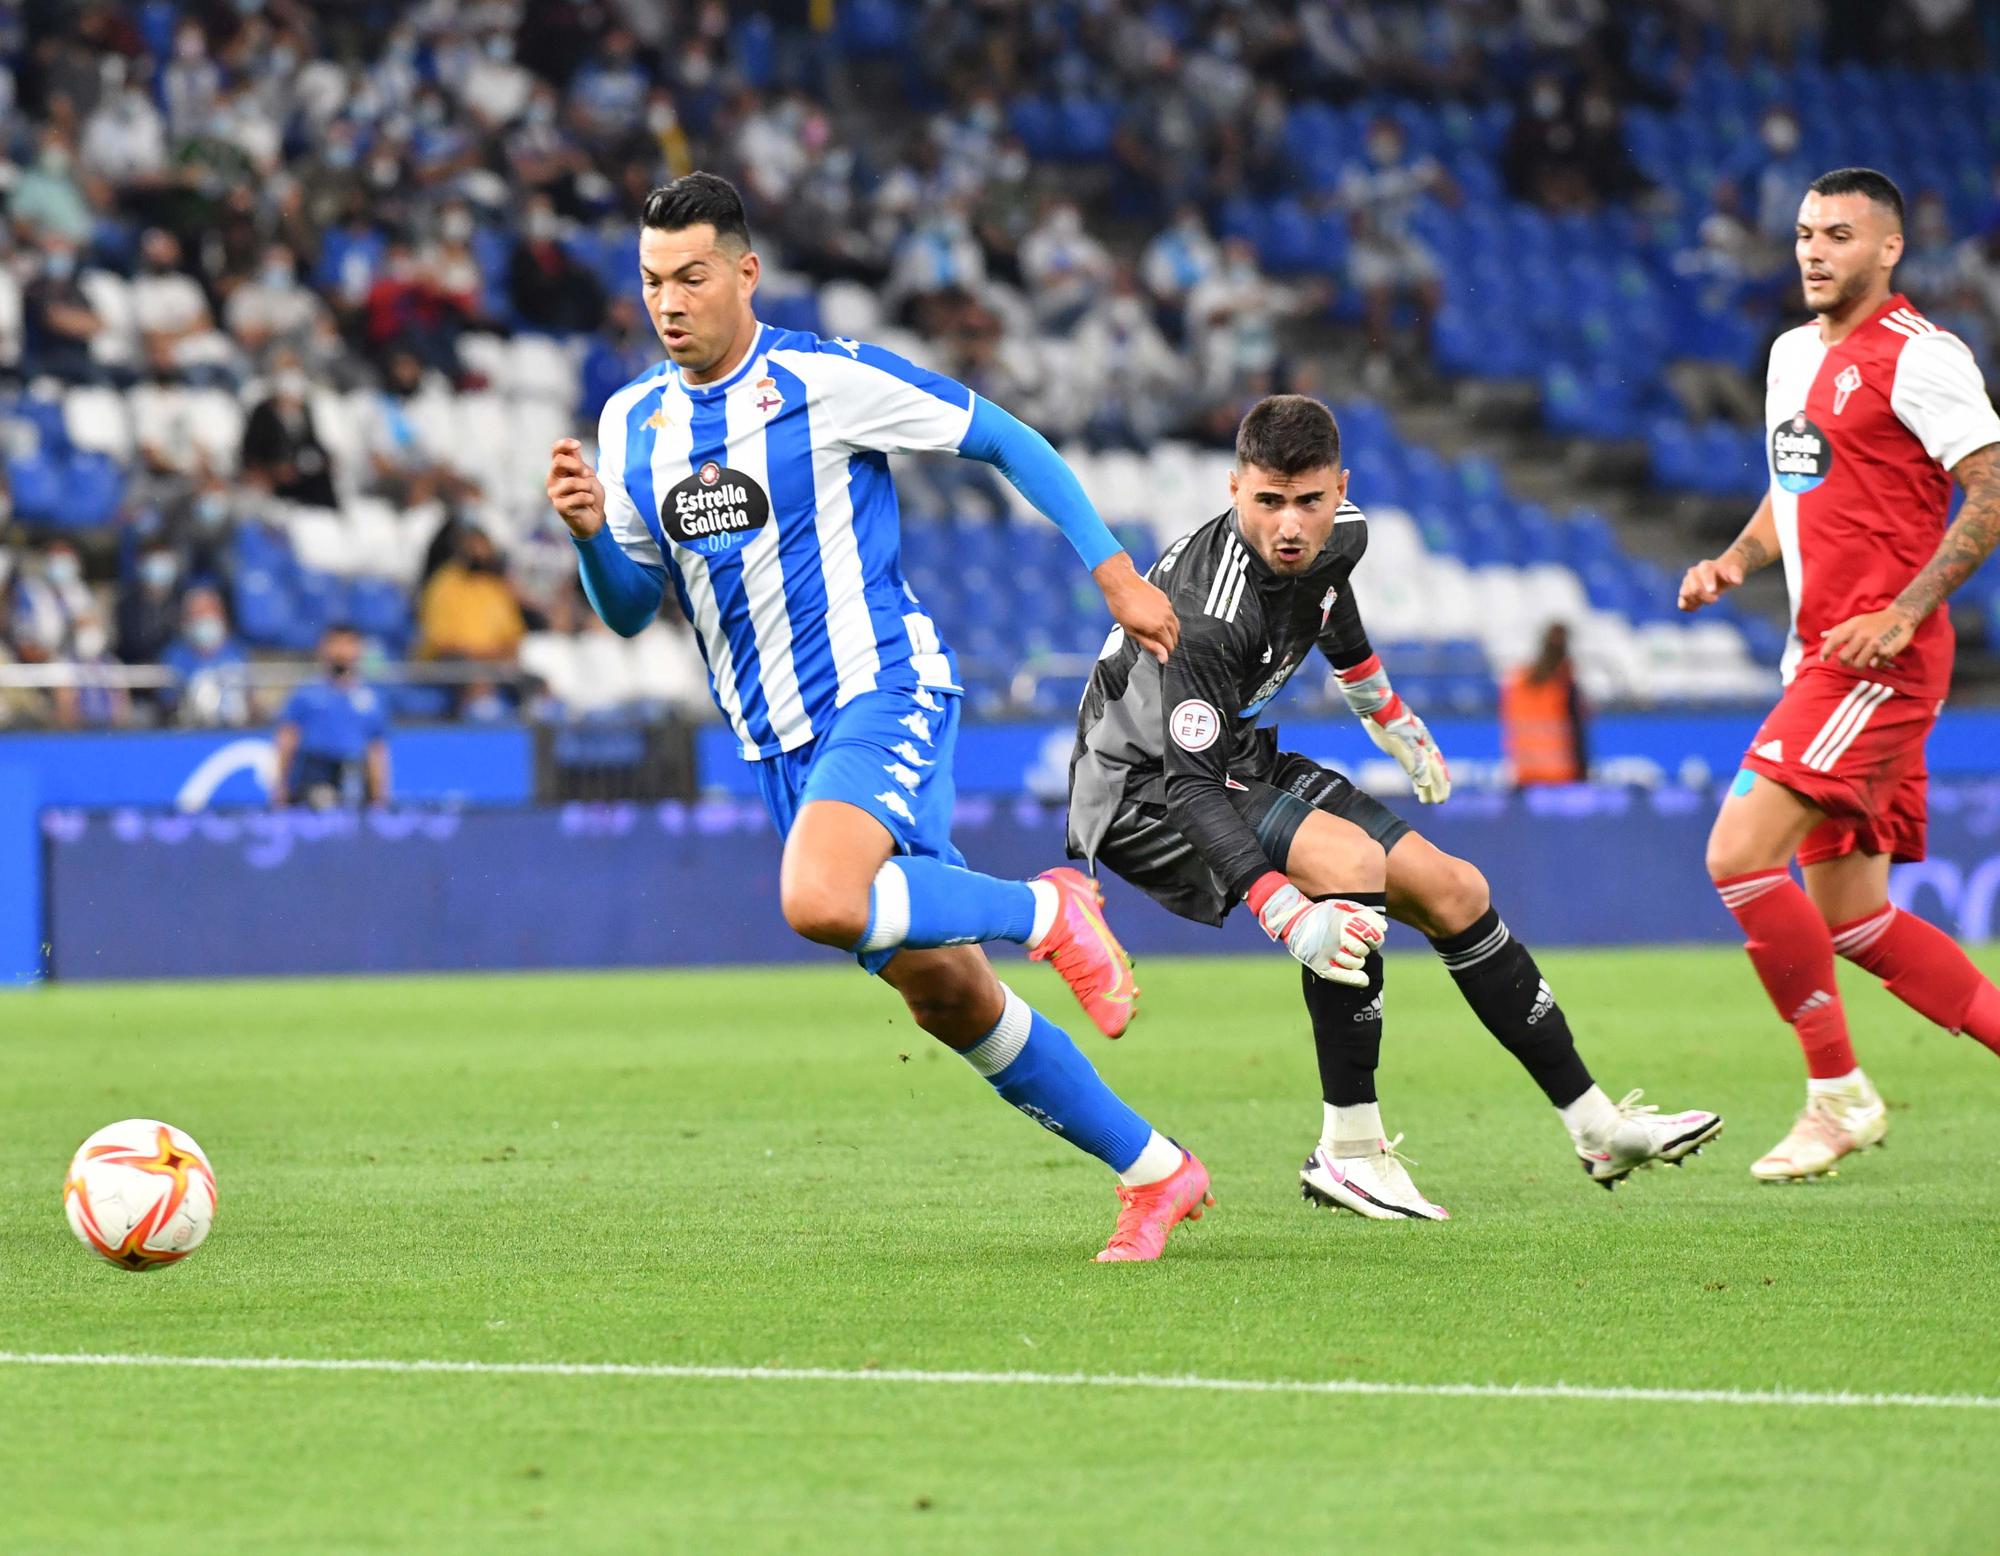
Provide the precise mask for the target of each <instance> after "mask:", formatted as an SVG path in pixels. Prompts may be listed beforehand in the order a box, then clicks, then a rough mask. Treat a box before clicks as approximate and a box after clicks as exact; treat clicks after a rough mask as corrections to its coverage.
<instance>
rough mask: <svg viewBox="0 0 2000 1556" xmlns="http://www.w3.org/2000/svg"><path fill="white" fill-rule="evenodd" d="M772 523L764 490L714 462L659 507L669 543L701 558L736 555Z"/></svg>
mask: <svg viewBox="0 0 2000 1556" xmlns="http://www.w3.org/2000/svg"><path fill="white" fill-rule="evenodd" d="M770 522H771V499H770V497H769V496H768V495H767V494H766V493H765V491H764V488H763V487H761V486H759V485H758V484H757V483H756V482H755V481H754V480H752V479H751V478H750V477H749V476H747V475H745V474H744V473H743V472H742V471H741V470H732V469H730V468H729V467H728V466H727V465H724V464H718V463H717V462H716V461H715V460H713V459H711V460H707V461H705V462H704V463H703V464H702V466H701V467H700V468H699V469H698V470H696V471H695V472H694V474H693V475H691V476H688V477H687V478H686V479H685V480H683V481H681V482H679V483H678V484H677V485H675V486H674V488H673V489H672V490H671V491H669V492H668V493H667V495H666V497H665V498H664V499H663V500H662V501H661V503H660V527H661V528H662V529H664V530H665V531H666V533H667V537H668V539H670V540H673V541H675V542H676V543H678V544H680V545H683V546H686V547H687V548H688V549H689V550H691V551H699V552H700V553H701V554H702V555H703V556H721V555H723V554H724V553H726V552H730V551H734V550H735V549H736V548H737V547H738V546H740V545H742V544H744V543H745V542H746V541H748V540H749V539H750V537H751V536H753V535H755V534H756V533H757V531H759V530H760V529H762V528H763V527H764V526H765V525H766V524H768V523H770Z"/></svg>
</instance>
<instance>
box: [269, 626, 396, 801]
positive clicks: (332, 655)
mask: <svg viewBox="0 0 2000 1556" xmlns="http://www.w3.org/2000/svg"><path fill="white" fill-rule="evenodd" d="M319 659H320V665H321V668H322V669H323V670H324V671H325V675H324V678H323V679H321V680H318V681H312V682H309V683H307V684H306V685H304V686H301V687H300V688H299V689H298V690H297V691H295V692H293V693H292V696H291V700H290V701H289V702H287V703H286V704H285V710H284V712H283V713H282V714H280V715H279V719H278V729H277V734H276V736H275V737H274V744H275V745H276V746H277V758H278V763H277V772H276V773H275V774H274V775H273V778H272V782H271V804H272V805H273V806H274V807H276V808H278V809H281V810H282V809H284V808H286V807H287V806H292V805H302V806H307V807H309V808H311V809H313V810H332V809H336V808H339V807H342V806H351V805H356V804H362V803H366V804H369V805H386V804H388V803H389V717H388V713H387V710H386V709H385V708H384V707H383V705H382V696H381V694H380V693H379V692H377V691H376V690H375V688H374V687H372V686H370V685H368V684H367V683H366V682H365V681H363V680H362V678H361V634H360V633H358V632H356V631H355V630H354V628H352V627H350V626H347V625H346V624H344V623H336V624H335V625H333V626H330V627H328V628H327V629H326V632H325V633H324V634H323V635H322V636H321V638H320V644H319Z"/></svg>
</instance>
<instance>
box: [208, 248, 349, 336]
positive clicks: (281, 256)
mask: <svg viewBox="0 0 2000 1556" xmlns="http://www.w3.org/2000/svg"><path fill="white" fill-rule="evenodd" d="M324 311H325V310H324V308H323V306H322V305H321V303H320V300H319V298H318V296H317V295H316V294H314V293H313V292H312V291H311V290H310V289H308V288H306V287H304V286H301V285H300V284H299V278H298V267H297V265H296V263H295V262H294V260H293V257H292V251H291V249H290V248H288V247H287V246H286V245H284V244H282V243H273V244H272V245H270V247H268V248H266V249H265V250H264V257H263V259H262V260H261V262H260V263H259V264H258V266H257V271H256V273H255V274H254V275H252V276H251V277H250V278H249V279H248V280H246V281H244V282H243V283H242V284H241V285H239V286H238V287H237V288H236V289H235V290H234V291H233V292H231V293H230V294H229V304H228V306H227V307H226V308H225V309H224V310H223V317H224V319H225V320H226V321H227V322H228V325H229V333H230V334H231V335H233V336H235V337H236V343H237V345H239V346H241V347H242V348H243V350H244V351H245V352H247V353H248V354H249V355H251V356H253V357H257V356H262V355H263V354H264V353H265V352H266V351H269V350H272V349H275V348H277V347H281V346H283V347H290V348H293V349H295V350H297V349H303V348H304V346H305V344H306V342H308V341H309V340H311V339H312V333H313V328H314V326H315V325H317V324H318V323H319V318H320V315H321V313H323V312H324Z"/></svg>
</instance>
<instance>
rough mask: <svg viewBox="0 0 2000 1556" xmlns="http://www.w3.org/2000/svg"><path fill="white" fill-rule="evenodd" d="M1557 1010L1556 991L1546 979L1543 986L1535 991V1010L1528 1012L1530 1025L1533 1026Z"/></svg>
mask: <svg viewBox="0 0 2000 1556" xmlns="http://www.w3.org/2000/svg"><path fill="white" fill-rule="evenodd" d="M1555 1008H1556V996H1555V990H1553V989H1551V988H1550V987H1549V980H1548V979H1546V978H1544V979H1542V981H1541V986H1540V987H1539V988H1537V989H1536V990H1535V1008H1534V1009H1533V1010H1531V1011H1529V1012H1528V1025H1529V1026H1533V1025H1534V1024H1535V1023H1536V1022H1538V1021H1540V1020H1541V1019H1542V1017H1544V1016H1546V1015H1547V1014H1548V1013H1549V1012H1550V1011H1552V1010H1554V1009H1555Z"/></svg>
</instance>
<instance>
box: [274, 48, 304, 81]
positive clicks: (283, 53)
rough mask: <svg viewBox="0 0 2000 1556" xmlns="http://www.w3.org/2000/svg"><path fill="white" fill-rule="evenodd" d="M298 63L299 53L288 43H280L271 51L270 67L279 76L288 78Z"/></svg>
mask: <svg viewBox="0 0 2000 1556" xmlns="http://www.w3.org/2000/svg"><path fill="white" fill-rule="evenodd" d="M298 63H299V51H298V50H297V49H295V48H293V47H292V46H291V45H290V44H289V43H281V44H279V45H278V47H277V48H275V49H273V50H271V65H272V68H273V69H275V70H276V71H277V72H278V74H279V75H281V76H289V75H290V74H291V73H292V71H293V70H294V69H296V68H297V66H298Z"/></svg>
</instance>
